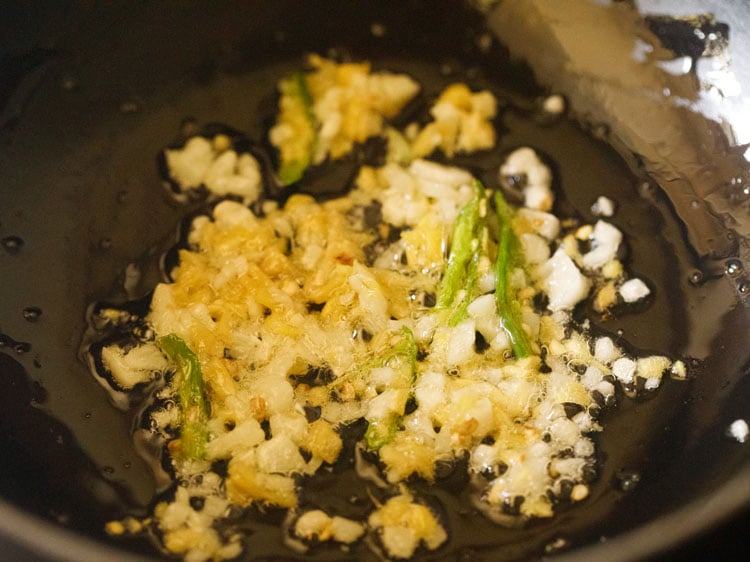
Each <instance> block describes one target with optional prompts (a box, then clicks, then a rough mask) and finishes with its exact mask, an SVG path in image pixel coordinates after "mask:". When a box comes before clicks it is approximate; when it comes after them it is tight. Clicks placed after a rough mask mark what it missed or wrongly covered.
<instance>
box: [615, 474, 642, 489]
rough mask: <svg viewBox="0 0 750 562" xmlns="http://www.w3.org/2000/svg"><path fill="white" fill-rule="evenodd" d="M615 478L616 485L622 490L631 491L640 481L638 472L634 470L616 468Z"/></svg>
mask: <svg viewBox="0 0 750 562" xmlns="http://www.w3.org/2000/svg"><path fill="white" fill-rule="evenodd" d="M615 478H616V479H617V483H616V485H617V487H618V488H619V489H620V490H622V491H623V492H631V491H632V490H634V489H635V487H636V486H637V485H638V483H639V482H640V481H641V475H640V473H638V472H636V471H635V470H625V469H623V470H618V471H617V474H615Z"/></svg>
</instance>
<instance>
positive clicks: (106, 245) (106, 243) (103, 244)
mask: <svg viewBox="0 0 750 562" xmlns="http://www.w3.org/2000/svg"><path fill="white" fill-rule="evenodd" d="M111 247H112V239H111V238H106V237H105V238H102V239H101V240H99V249H100V250H104V251H106V250H109V249H110V248H111Z"/></svg>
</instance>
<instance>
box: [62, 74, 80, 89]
mask: <svg viewBox="0 0 750 562" xmlns="http://www.w3.org/2000/svg"><path fill="white" fill-rule="evenodd" d="M77 85H78V83H77V82H76V79H75V78H73V77H72V76H63V78H62V80H60V87H61V88H62V89H63V90H65V91H67V92H71V91H73V90H75V88H76V86H77Z"/></svg>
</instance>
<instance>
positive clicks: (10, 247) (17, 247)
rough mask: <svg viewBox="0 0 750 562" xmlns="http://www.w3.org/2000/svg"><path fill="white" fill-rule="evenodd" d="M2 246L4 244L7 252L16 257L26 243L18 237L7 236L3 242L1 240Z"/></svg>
mask: <svg viewBox="0 0 750 562" xmlns="http://www.w3.org/2000/svg"><path fill="white" fill-rule="evenodd" d="M0 244H2V246H3V248H5V251H6V252H8V253H9V254H11V255H16V254H17V253H18V252H20V251H21V248H22V247H23V245H24V241H23V239H21V238H19V237H18V236H6V237H5V238H3V239H2V240H0Z"/></svg>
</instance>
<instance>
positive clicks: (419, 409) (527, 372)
mask: <svg viewBox="0 0 750 562" xmlns="http://www.w3.org/2000/svg"><path fill="white" fill-rule="evenodd" d="M309 62H310V66H311V68H312V70H311V71H310V72H307V73H298V74H295V75H292V76H290V77H288V78H286V79H284V80H282V82H281V84H280V90H281V94H282V95H281V99H280V115H279V120H278V122H277V125H276V126H275V127H274V129H272V131H271V141H272V142H273V143H274V144H276V145H277V146H278V147H279V149H280V155H281V165H280V171H279V175H280V177H281V178H282V179H285V180H286V181H287V183H291V182H296V181H299V180H300V179H302V178H303V177H304V172H305V170H306V169H307V168H308V167H309V166H311V165H315V164H318V163H320V162H322V161H323V160H324V159H326V158H331V159H336V158H339V157H341V156H343V155H344V154H346V153H348V152H349V151H350V150H351V149H352V147H353V146H354V145H355V144H356V143H362V142H364V141H365V140H366V139H367V138H369V137H372V136H373V135H383V136H384V137H385V138H387V139H388V144H389V155H388V158H387V161H388V162H387V163H386V164H385V165H383V166H380V167H368V166H365V167H363V168H362V169H361V170H360V172H359V176H358V178H357V182H356V186H355V188H354V189H353V190H352V191H351V192H350V193H348V194H347V195H345V196H342V197H340V198H337V199H333V200H329V201H326V202H318V201H316V200H315V199H314V198H312V197H311V196H308V195H302V194H297V195H293V196H291V197H290V198H289V199H288V200H287V201H286V202H285V203H284V205H283V206H281V207H280V206H278V205H277V204H276V203H272V202H268V201H267V202H265V203H264V206H263V213H262V214H259V215H258V214H255V213H253V212H252V211H251V210H250V209H249V208H248V207H246V206H245V205H243V204H240V203H238V202H235V201H231V200H224V201H222V202H220V203H218V204H217V205H216V206H215V207H214V208H213V211H212V213H211V214H210V215H202V216H199V217H198V218H196V219H195V220H194V221H193V224H192V228H191V231H190V234H189V238H188V240H187V242H188V244H187V247H186V248H184V249H182V250H180V253H179V264H178V266H177V267H176V268H175V269H174V270H173V271H172V272H171V277H172V282H170V283H162V284H159V285H158V286H157V287H156V289H155V291H154V294H153V299H152V302H151V310H150V312H149V314H148V317H147V318H146V322H147V324H148V327H149V330H150V331H149V332H148V334H147V335H146V336H144V337H142V338H141V339H142V341H141V342H140V343H139V345H138V346H136V347H134V348H132V349H129V348H128V349H126V348H123V347H122V346H119V345H117V344H114V345H110V346H107V347H104V348H103V350H102V358H101V360H102V363H103V365H104V367H105V369H107V370H108V372H109V374H110V375H111V378H112V380H113V384H114V385H115V386H116V387H117V389H118V390H119V391H123V392H127V391H129V390H130V389H132V388H133V387H135V386H137V385H139V384H141V385H142V384H149V381H152V380H154V377H155V374H156V373H158V372H162V373H165V374H166V377H165V378H166V381H167V382H166V384H165V385H163V386H162V387H161V388H160V389H159V390H158V391H157V393H156V399H157V404H161V406H160V407H156V408H154V409H152V410H151V412H150V417H151V422H152V426H153V427H154V431H155V432H156V433H157V434H158V435H160V436H161V438H162V439H163V440H164V442H166V443H167V447H168V451H169V454H170V457H171V459H172V464H173V468H174V471H175V474H176V477H177V479H178V480H179V482H180V484H179V486H178V487H177V492H176V495H175V497H174V498H173V499H170V500H165V501H163V502H161V503H159V505H157V507H156V509H155V512H154V514H153V517H151V518H148V519H146V520H145V521H140V522H137V524H136V523H134V520H128V521H125V522H112V523H110V525H109V527H108V528H109V530H110V532H112V533H115V534H118V533H124V532H128V531H129V532H141V531H142V530H143V529H144V528H148V527H150V528H152V529H156V530H157V532H158V534H160V536H161V540H162V543H163V545H164V546H165V547H166V549H167V550H169V551H170V552H172V553H175V554H179V555H183V556H184V557H185V559H186V560H206V559H214V560H219V559H224V558H231V557H233V556H236V555H238V554H239V553H240V552H241V548H242V547H241V542H242V537H241V534H240V532H239V531H237V530H235V529H233V527H232V526H231V525H224V526H216V525H215V523H216V522H217V521H218V520H221V519H223V518H226V517H227V514H228V513H229V511H230V507H231V506H235V507H240V508H245V507H248V506H252V505H273V506H278V507H281V508H286V509H287V510H288V516H287V522H286V523H285V525H286V527H287V532H286V534H287V542H288V544H289V545H290V546H291V547H293V548H296V549H298V550H303V551H304V550H306V549H307V548H309V547H310V545H312V544H318V543H322V542H332V543H336V544H340V545H348V544H351V543H354V542H356V541H359V540H362V539H363V537H365V539H364V540H367V541H368V543H369V544H371V545H372V547H373V548H374V549H375V550H376V551H378V552H380V553H381V554H382V555H383V556H385V557H390V558H408V557H411V556H412V555H413V554H414V553H415V552H416V551H417V550H418V549H419V548H423V549H427V550H433V549H436V548H439V547H440V546H441V545H443V544H444V543H445V542H446V540H447V539H448V536H449V533H450V529H449V528H447V527H446V520H445V519H444V517H443V516H442V514H441V513H440V508H439V507H436V506H435V505H433V504H432V503H429V502H428V501H426V499H425V498H420V497H419V496H418V494H416V493H415V491H414V490H413V489H412V488H411V487H410V482H412V481H413V480H414V478H418V479H421V480H423V481H428V482H433V481H435V480H436V478H439V476H438V475H437V474H436V470H435V468H436V466H437V465H438V464H439V463H453V464H457V463H459V462H462V461H468V462H467V467H468V468H467V470H468V472H469V480H470V484H469V485H470V486H471V489H472V497H473V502H474V505H475V507H478V508H479V509H480V510H481V511H482V512H484V513H485V514H486V515H487V516H488V517H490V518H491V519H493V520H496V521H499V522H508V521H511V520H517V519H526V518H531V517H550V516H552V515H553V512H554V508H555V505H556V504H557V503H558V502H561V501H564V502H568V501H573V502H576V501H581V500H583V499H585V497H586V496H587V495H588V493H589V488H588V484H589V483H590V481H591V479H592V478H593V477H595V475H596V450H595V446H594V442H593V441H592V439H591V436H592V434H593V433H594V432H597V431H600V430H601V429H602V428H601V426H600V425H599V424H598V423H597V415H598V413H599V411H600V410H601V408H602V407H604V406H605V405H608V404H610V403H611V402H612V401H613V400H614V396H615V385H616V384H621V385H622V386H623V388H625V389H626V390H628V391H631V392H632V391H635V389H636V388H637V387H639V385H640V387H641V388H643V387H644V386H645V388H646V389H654V388H656V387H657V386H658V385H659V381H660V379H661V376H662V374H663V373H664V372H665V371H667V370H669V369H671V370H672V371H674V372H682V371H684V365H682V364H681V362H676V363H673V362H672V361H671V360H669V359H668V358H666V357H660V356H653V357H643V358H637V357H632V356H629V355H628V354H627V353H625V352H624V351H623V350H622V349H620V348H619V347H618V346H617V345H615V343H614V342H613V341H612V340H611V339H610V338H609V337H606V336H605V337H599V338H593V337H591V336H590V334H589V332H588V327H587V325H586V324H584V325H577V324H575V323H574V322H573V321H572V310H573V309H574V308H575V306H576V305H577V304H578V303H579V302H581V301H583V300H584V299H587V298H591V299H593V306H594V309H595V310H598V311H601V312H606V311H608V310H609V309H610V308H611V307H612V306H613V305H615V304H617V303H621V302H626V303H627V302H635V301H637V300H640V299H643V298H646V297H647V296H648V294H649V289H648V286H647V285H646V284H645V283H644V282H643V281H642V280H640V279H636V278H633V279H630V278H629V277H628V275H627V273H626V272H625V270H624V268H623V266H622V263H621V261H620V259H619V257H618V256H619V254H618V251H619V250H620V246H621V241H622V234H621V233H620V231H619V230H618V229H617V228H616V227H614V226H613V225H612V224H610V223H608V222H605V221H603V220H600V221H598V222H597V223H596V224H595V225H580V224H577V223H575V222H571V221H567V222H565V223H563V224H561V221H560V220H559V219H558V218H557V217H555V216H554V215H552V214H550V212H549V211H550V209H551V207H552V200H553V193H552V190H551V182H552V177H551V173H550V171H549V169H548V168H547V167H546V165H545V164H544V163H543V161H542V160H541V159H540V158H539V156H538V155H537V154H536V153H535V152H534V151H533V150H532V149H531V148H528V147H521V148H519V149H518V150H516V151H514V152H512V153H511V154H509V155H508V157H507V159H506V162H505V164H504V165H503V166H502V167H501V168H500V170H499V174H500V177H501V178H500V179H501V183H505V184H507V185H511V186H513V184H516V187H517V186H518V185H517V184H518V180H519V178H523V179H524V181H525V183H524V186H523V187H524V198H525V206H524V207H522V208H519V209H515V208H511V207H510V206H509V205H508V204H507V203H506V202H505V200H504V199H503V197H502V195H501V194H500V192H499V191H498V190H495V191H494V192H493V191H491V190H489V189H485V187H484V186H483V185H482V184H481V183H479V182H478V181H477V180H476V179H475V178H474V177H472V175H471V174H470V173H469V172H467V171H466V170H462V169H459V168H455V167H451V166H445V165H440V164H437V163H434V162H431V161H429V160H427V159H424V157H426V156H428V155H430V154H431V153H433V152H434V151H435V150H439V151H442V152H443V153H444V154H445V155H447V156H452V155H453V154H454V153H456V152H458V151H463V152H472V151H475V150H480V149H488V148H492V147H493V146H494V145H495V133H494V128H493V126H492V123H491V120H492V119H493V118H494V117H495V113H496V101H495V99H494V97H493V96H492V94H490V93H489V92H478V93H473V92H471V91H470V90H469V88H468V87H466V86H465V85H463V84H457V85H453V86H450V87H449V88H447V89H446V90H445V91H444V92H443V93H442V95H441V96H440V97H439V98H438V100H437V102H436V104H435V105H434V106H433V108H432V110H431V116H432V117H433V121H431V122H429V123H427V124H426V125H425V126H424V127H423V128H421V129H420V128H419V127H418V126H416V125H413V126H410V127H407V130H405V131H396V130H394V129H391V128H389V127H388V125H387V122H386V119H387V118H389V117H393V116H394V115H396V114H397V113H398V112H399V111H400V110H401V108H402V107H403V106H404V104H405V103H407V102H408V101H409V100H410V99H411V98H412V97H413V96H414V95H415V94H416V93H417V92H418V90H419V86H418V85H417V84H416V83H415V82H414V81H413V80H412V79H411V78H409V77H407V76H405V75H396V74H390V73H371V70H370V66H369V64H367V63H361V64H350V63H347V64H336V63H334V62H332V61H329V60H326V59H323V58H320V57H316V56H313V57H311V58H310V60H309ZM193 144H195V143H193ZM211 146H213V147H214V148H212V150H213V152H212V153H211V158H217V154H220V151H219V152H217V150H218V149H216V143H215V142H214V143H213V145H211ZM187 148H189V150H196V148H195V146H193V145H189V146H188V147H187ZM222 150H227V147H223V148H222ZM171 157H172V159H173V160H174V159H175V158H176V160H175V161H177V162H180V161H182V160H185V158H184V154H177V153H174V154H172V155H171ZM231 159H232V162H233V163H234V162H236V161H237V155H236V154H234V156H232V157H231ZM209 160H210V158H209V159H207V160H206V162H207V163H205V162H204V163H203V164H201V170H199V172H200V173H198V174H193V175H194V176H195V177H198V175H201V174H204V175H205V170H204V168H206V167H207V166H208V167H210V162H209ZM204 164H205V166H204ZM206 169H207V168H206ZM228 169H229V168H228ZM253 169H255V168H253ZM230 172H231V170H230ZM231 173H236V170H235V171H234V172H231ZM176 175H182V176H185V172H181V173H180V174H176ZM188 175H189V174H188ZM243 178H244V176H243ZM196 181H198V180H196ZM245 181H246V180H245V179H242V180H231V181H229V180H226V181H225V182H224V184H227V182H229V183H232V182H234V183H237V182H239V183H240V184H242V185H245V184H244V183H242V182H245ZM234 183H232V185H234ZM224 192H226V191H224ZM247 192H248V190H247V189H245V191H244V192H243V193H247ZM361 420H364V421H365V422H366V423H365V426H366V430H365V431H364V434H362V435H361V436H360V437H359V442H358V444H357V470H358V472H359V474H360V476H361V477H362V479H363V486H373V487H378V488H380V489H382V490H385V491H386V495H387V496H388V499H387V500H386V501H384V502H378V501H376V500H375V499H374V498H373V500H372V503H373V505H372V510H371V511H370V514H369V516H368V517H367V518H365V519H362V520H353V519H351V518H347V517H342V516H340V515H339V514H337V513H330V512H326V510H324V509H322V508H320V507H316V506H310V505H309V502H305V503H304V504H302V503H301V502H300V497H301V491H302V489H303V488H304V482H305V478H313V477H314V475H315V474H316V473H320V472H321V471H322V472H326V471H331V470H333V467H334V466H335V465H336V464H337V462H339V461H340V460H341V459H340V456H341V454H342V451H343V450H344V443H343V441H342V430H343V428H345V427H350V426H352V425H353V424H355V423H357V422H360V421H361ZM217 463H225V466H226V474H219V473H218V472H217V471H216V470H215V467H216V466H217ZM196 498H198V499H196ZM220 529H221V530H220Z"/></svg>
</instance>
